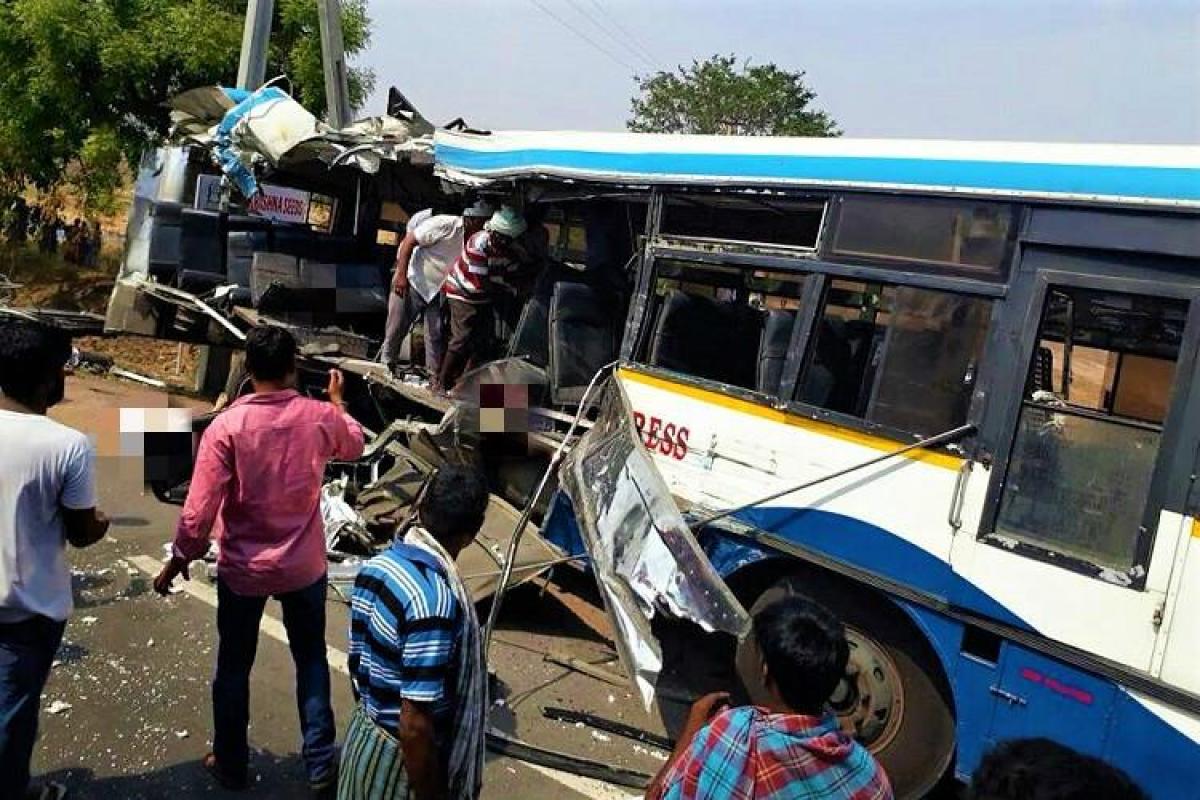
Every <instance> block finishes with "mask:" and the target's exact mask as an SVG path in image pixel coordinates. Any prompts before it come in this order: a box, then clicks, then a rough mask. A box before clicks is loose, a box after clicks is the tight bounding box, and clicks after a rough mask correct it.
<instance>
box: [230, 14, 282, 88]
mask: <svg viewBox="0 0 1200 800" xmlns="http://www.w3.org/2000/svg"><path fill="white" fill-rule="evenodd" d="M274 13H275V0H246V25H245V27H244V28H243V29H242V57H241V60H240V61H238V74H237V85H238V88H239V89H248V90H250V91H254V90H255V89H257V88H258V87H260V86H262V85H263V81H265V80H266V79H267V49H268V45H269V44H270V43H271V18H272V16H274Z"/></svg>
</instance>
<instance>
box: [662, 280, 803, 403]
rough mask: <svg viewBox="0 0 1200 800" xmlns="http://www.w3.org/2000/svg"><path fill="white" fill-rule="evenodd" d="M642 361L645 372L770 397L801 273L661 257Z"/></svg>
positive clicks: (795, 305) (796, 302) (800, 288)
mask: <svg viewBox="0 0 1200 800" xmlns="http://www.w3.org/2000/svg"><path fill="white" fill-rule="evenodd" d="M655 270H656V274H655V284H654V293H655V295H656V301H655V305H656V307H657V313H656V316H655V319H654V325H653V328H652V330H651V334H650V338H649V341H648V342H647V343H646V347H645V351H644V353H643V354H642V360H643V361H644V362H645V363H647V364H649V365H650V366H652V367H659V368H661V369H666V370H670V371H672V372H678V373H681V374H684V375H690V376H692V377H696V378H702V379H704V380H709V381H715V382H719V383H725V384H729V385H731V386H737V387H740V388H742V389H748V390H751V391H755V392H759V393H762V394H768V395H770V394H774V393H775V392H776V391H777V389H778V386H779V380H780V374H781V372H782V369H783V362H784V360H785V358H786V356H787V348H788V344H789V343H790V341H791V333H792V327H793V326H794V324H795V318H796V309H797V308H799V306H800V297H801V294H802V292H803V285H804V277H805V276H804V274H802V273H799V272H796V273H790V272H789V273H781V272H769V271H766V270H756V269H748V268H743V267H735V266H730V265H724V264H720V265H718V264H705V263H695V262H687V261H682V260H674V259H663V260H660V261H659V262H657V264H656V265H655Z"/></svg>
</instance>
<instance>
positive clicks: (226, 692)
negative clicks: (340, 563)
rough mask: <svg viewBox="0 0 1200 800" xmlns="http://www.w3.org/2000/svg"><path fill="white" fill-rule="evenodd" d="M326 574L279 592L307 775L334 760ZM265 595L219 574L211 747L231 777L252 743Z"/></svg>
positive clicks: (319, 776)
mask: <svg viewBox="0 0 1200 800" xmlns="http://www.w3.org/2000/svg"><path fill="white" fill-rule="evenodd" d="M326 587H327V580H326V578H325V577H322V578H321V579H320V580H318V581H317V582H316V583H314V584H312V585H311V586H308V587H306V588H304V589H299V590H297V591H294V592H288V593H286V594H280V595H276V596H275V599H276V600H278V601H279V602H280V604H281V605H282V606H283V625H284V627H285V628H286V629H287V634H288V646H289V647H290V648H291V650H292V660H293V661H294V662H295V663H296V706H297V708H298V710H299V712H300V729H301V731H302V733H303V735H304V747H303V750H302V751H301V752H302V754H303V756H304V766H305V769H306V770H307V771H308V779H309V780H310V781H314V782H316V781H322V780H324V779H326V778H328V777H330V775H331V773H332V772H333V770H334V769H336V767H337V750H336V747H335V745H334V737H335V732H336V729H335V727H334V721H333V706H332V705H331V704H330V702H329V660H328V657H327V656H326V651H325V592H326ZM266 605H267V598H266V597H247V596H244V595H240V594H237V593H236V592H234V591H233V590H232V589H230V588H229V587H228V586H227V585H226V584H225V582H224V581H222V580H218V581H217V635H218V638H219V641H218V643H217V674H216V677H215V678H213V685H212V692H213V753H214V754H215V755H216V757H217V763H218V764H220V766H221V769H222V771H224V772H225V773H226V774H228V775H229V776H230V777H236V778H241V777H243V776H245V775H246V772H247V768H248V766H249V761H250V746H249V743H248V742H247V740H246V727H247V725H248V724H249V722H250V669H251V667H253V666H254V655H255V651H256V650H257V649H258V625H259V622H260V621H261V620H262V615H263V609H264V608H265V607H266Z"/></svg>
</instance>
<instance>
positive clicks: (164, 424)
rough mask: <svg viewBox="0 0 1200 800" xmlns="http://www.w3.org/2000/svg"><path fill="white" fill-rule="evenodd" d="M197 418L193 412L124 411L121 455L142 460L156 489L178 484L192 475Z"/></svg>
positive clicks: (148, 482)
mask: <svg viewBox="0 0 1200 800" xmlns="http://www.w3.org/2000/svg"><path fill="white" fill-rule="evenodd" d="M194 415H195V412H194V411H193V410H192V409H190V408H166V407H162V408H122V409H120V412H119V414H118V417H119V425H118V436H119V439H118V441H119V445H118V451H117V455H120V456H122V457H125V458H140V459H142V465H143V466H142V469H143V475H144V479H145V482H146V483H147V484H149V485H150V486H152V487H153V486H157V485H163V486H173V485H176V484H178V483H179V482H180V479H181V478H182V477H183V476H187V475H189V474H190V473H191V471H192V453H193V449H194V442H193V433H192V429H193V420H194Z"/></svg>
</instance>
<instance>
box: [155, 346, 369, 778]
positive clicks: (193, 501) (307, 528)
mask: <svg viewBox="0 0 1200 800" xmlns="http://www.w3.org/2000/svg"><path fill="white" fill-rule="evenodd" d="M246 369H247V371H248V372H249V373H250V378H251V381H252V383H253V385H254V393H253V394H250V395H247V396H245V397H242V398H240V399H238V400H236V401H235V402H234V403H232V404H231V405H230V406H229V408H227V409H226V410H225V411H223V412H222V413H221V414H220V415H219V416H218V417H217V418H216V419H215V420H214V421H213V423H212V424H211V425H210V426H209V427H208V429H207V430H206V431H205V432H204V435H203V437H201V439H200V448H199V452H198V453H197V455H196V468H195V471H194V473H193V475H192V483H191V487H190V488H189V490H188V496H187V501H186V503H185V504H184V507H183V513H182V514H181V515H180V518H179V526H178V528H177V529H176V532H175V546H174V555H173V557H172V558H171V560H170V561H169V562H168V563H167V565H166V566H165V567H163V570H162V572H161V573H160V574H159V576H158V578H157V579H155V581H154V589H155V591H157V592H158V593H159V594H166V593H167V592H168V591H169V590H170V586H171V582H172V581H173V580H174V579H175V577H176V576H177V575H182V576H183V577H184V578H185V579H186V578H187V577H188V572H187V565H188V564H189V563H190V562H192V561H194V560H196V559H198V558H201V557H203V556H204V554H205V552H206V551H207V550H208V543H209V537H210V536H215V537H216V540H217V544H218V547H219V551H220V552H219V555H218V557H217V635H218V639H219V642H218V647H217V671H216V677H215V678H213V685H212V690H213V752H212V753H209V754H208V755H207V756H206V757H205V759H204V766H205V767H206V768H207V769H208V771H209V772H210V773H212V775H213V776H214V777H215V778H216V780H217V782H218V783H220V784H221V785H222V786H224V787H225V788H228V789H240V788H244V787H245V786H247V785H248V782H249V781H248V766H249V758H250V749H249V744H248V742H247V738H246V729H247V725H248V724H249V718H250V669H251V667H253V665H254V654H255V650H256V647H257V644H258V626H259V622H260V621H261V619H262V614H263V609H264V607H265V606H266V603H267V598H268V597H274V598H275V599H277V600H278V601H279V602H280V604H282V606H283V624H284V627H286V628H287V633H288V644H289V646H290V647H291V650H292V659H293V660H294V661H295V662H296V703H297V706H298V708H299V711H300V727H301V729H302V731H303V734H304V746H303V751H302V752H303V756H304V763H305V768H306V770H307V772H308V780H309V783H310V785H311V786H312V787H313V789H314V790H316V791H321V790H323V789H326V788H328V787H330V786H332V785H333V784H334V783H336V777H337V775H336V773H337V758H336V756H337V752H336V749H335V747H334V735H335V728H334V720H333V707H332V706H331V705H330V702H329V663H328V660H327V658H326V655H325V653H326V651H325V592H326V572H325V536H324V528H323V525H322V521H321V511H320V490H321V483H322V481H323V479H324V474H325V464H326V463H327V462H328V461H329V460H330V459H341V460H353V459H356V458H358V457H359V456H361V455H362V450H363V432H362V428H361V427H360V426H359V424H358V423H357V422H355V420H354V419H353V418H352V417H351V416H350V415H349V414H347V413H346V411H345V408H344V402H343V399H342V374H341V373H340V372H339V371H337V370H331V371H330V373H329V389H328V392H329V402H328V403H326V402H320V401H317V400H312V399H309V398H306V397H303V396H301V395H300V394H299V393H298V392H297V391H296V390H295V389H294V388H292V387H294V386H295V383H296V340H295V339H293V338H292V335H291V334H290V333H288V332H287V331H286V330H284V329H283V328H279V327H275V326H266V325H264V326H259V327H257V328H254V329H253V330H251V331H250V333H249V335H247V337H246Z"/></svg>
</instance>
